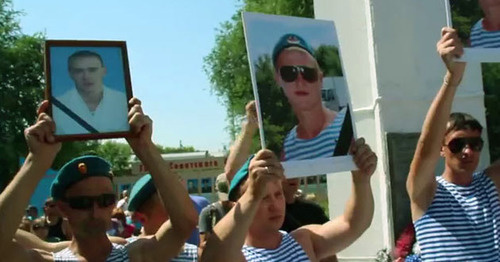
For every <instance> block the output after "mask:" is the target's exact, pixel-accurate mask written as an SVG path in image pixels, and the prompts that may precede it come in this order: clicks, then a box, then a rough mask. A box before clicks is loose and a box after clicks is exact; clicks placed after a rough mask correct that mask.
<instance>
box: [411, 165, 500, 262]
mask: <svg viewBox="0 0 500 262" xmlns="http://www.w3.org/2000/svg"><path fill="white" fill-rule="evenodd" d="M436 180H437V189H436V194H435V196H434V200H433V201H432V203H431V205H430V206H429V208H428V209H427V211H426V212H425V214H424V215H423V216H422V217H421V218H419V219H418V220H417V221H415V223H414V224H415V231H416V235H417V240H418V243H419V245H420V248H421V251H422V259H423V260H424V261H497V262H498V261H500V249H499V238H500V231H499V228H500V201H499V198H498V193H497V190H496V187H495V184H493V182H492V181H491V179H490V178H489V177H487V176H486V175H485V173H484V171H482V172H478V173H474V174H473V180H472V183H471V185H469V186H465V187H464V186H458V185H455V184H452V183H450V182H447V181H446V180H445V179H444V178H443V177H441V176H440V177H436Z"/></svg>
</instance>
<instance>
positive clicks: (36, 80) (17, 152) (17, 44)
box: [0, 0, 98, 191]
mask: <svg viewBox="0 0 500 262" xmlns="http://www.w3.org/2000/svg"><path fill="white" fill-rule="evenodd" d="M21 15H22V12H20V11H17V10H14V9H13V7H12V2H11V1H10V0H0V94H1V96H0V148H1V150H0V191H1V190H3V188H4V186H6V184H7V183H8V182H9V181H10V179H11V178H12V176H13V175H14V174H15V173H16V171H17V169H18V167H19V158H20V157H23V156H26V154H27V147H26V142H25V140H24V135H23V132H24V129H25V128H26V127H28V126H29V125H30V124H33V123H34V122H35V121H36V109H37V106H38V103H39V102H40V101H42V99H43V94H44V88H45V81H44V74H43V44H44V38H45V37H44V35H43V34H41V33H36V34H33V35H27V34H24V33H22V31H21V28H20V26H19V22H18V18H19V17H20V16H21ZM97 146H98V143H97V142H96V141H83V142H81V141H80V142H67V143H63V146H62V149H61V152H59V154H58V156H57V158H56V160H55V161H54V163H53V168H55V169H59V168H60V167H61V166H62V165H63V164H64V163H65V162H67V161H69V160H70V159H72V158H74V157H76V156H80V155H82V154H84V153H85V152H92V151H95V149H96V148H97Z"/></svg>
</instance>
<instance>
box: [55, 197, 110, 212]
mask: <svg viewBox="0 0 500 262" xmlns="http://www.w3.org/2000/svg"><path fill="white" fill-rule="evenodd" d="M64 201H65V202H66V203H68V204H69V206H70V207H71V208H73V209H81V210H85V209H90V208H92V207H93V206H94V202H96V203H97V205H98V206H99V207H100V208H105V207H109V206H111V205H114V204H115V202H116V196H115V195H114V194H102V195H99V196H75V197H67V198H65V199H64Z"/></svg>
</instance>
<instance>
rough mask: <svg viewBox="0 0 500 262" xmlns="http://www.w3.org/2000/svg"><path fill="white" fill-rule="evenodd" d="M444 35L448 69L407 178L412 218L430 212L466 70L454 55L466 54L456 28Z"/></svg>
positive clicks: (443, 54)
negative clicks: (442, 154) (452, 112)
mask: <svg viewBox="0 0 500 262" xmlns="http://www.w3.org/2000/svg"><path fill="white" fill-rule="evenodd" d="M441 36H442V37H441V39H440V40H439V42H438V43H437V51H438V53H439V55H440V56H441V58H442V60H443V62H444V64H445V65H446V69H447V72H446V75H445V77H444V81H443V85H442V86H441V89H440V90H439V92H438V94H437V95H436V97H435V98H434V100H433V101H432V104H431V106H430V108H429V111H428V112H427V115H426V117H425V120H424V124H423V126H422V132H421V134H420V138H419V139H418V143H417V147H416V150H415V155H414V156H413V160H412V162H411V166H410V172H409V174H408V180H407V181H406V188H407V190H408V195H409V196H410V200H411V210H412V218H413V221H415V220H417V219H418V218H420V217H421V216H422V215H423V214H424V213H425V212H426V211H427V208H428V207H429V205H430V204H431V203H432V199H434V194H435V192H436V179H435V174H434V170H435V168H436V165H437V163H438V160H439V155H440V151H441V146H442V144H443V139H444V135H445V132H446V123H447V121H448V119H449V116H450V112H451V106H452V103H453V98H454V96H455V93H456V90H457V86H458V85H459V84H460V81H461V80H462V76H463V73H464V70H465V63H460V62H454V59H455V58H457V57H460V56H461V55H462V54H463V47H462V44H461V42H460V39H459V38H458V34H457V31H456V30H454V29H451V28H443V29H442V31H441Z"/></svg>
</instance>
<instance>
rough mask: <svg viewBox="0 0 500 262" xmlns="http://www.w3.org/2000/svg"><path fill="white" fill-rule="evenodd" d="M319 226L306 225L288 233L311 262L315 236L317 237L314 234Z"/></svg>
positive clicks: (313, 257) (313, 254) (314, 254)
mask: <svg viewBox="0 0 500 262" xmlns="http://www.w3.org/2000/svg"><path fill="white" fill-rule="evenodd" d="M320 228H321V225H307V226H303V227H300V228H297V229H296V230H294V231H293V232H291V233H290V235H291V237H292V238H293V239H295V241H297V243H299V245H300V246H301V247H302V249H303V250H304V252H306V254H307V256H309V258H310V259H311V261H315V260H316V259H315V258H316V257H317V256H316V253H315V251H314V250H315V248H314V246H315V244H314V241H315V240H314V239H315V236H316V237H319V236H318V235H317V234H316V233H315V232H316V230H319V229H320Z"/></svg>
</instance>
